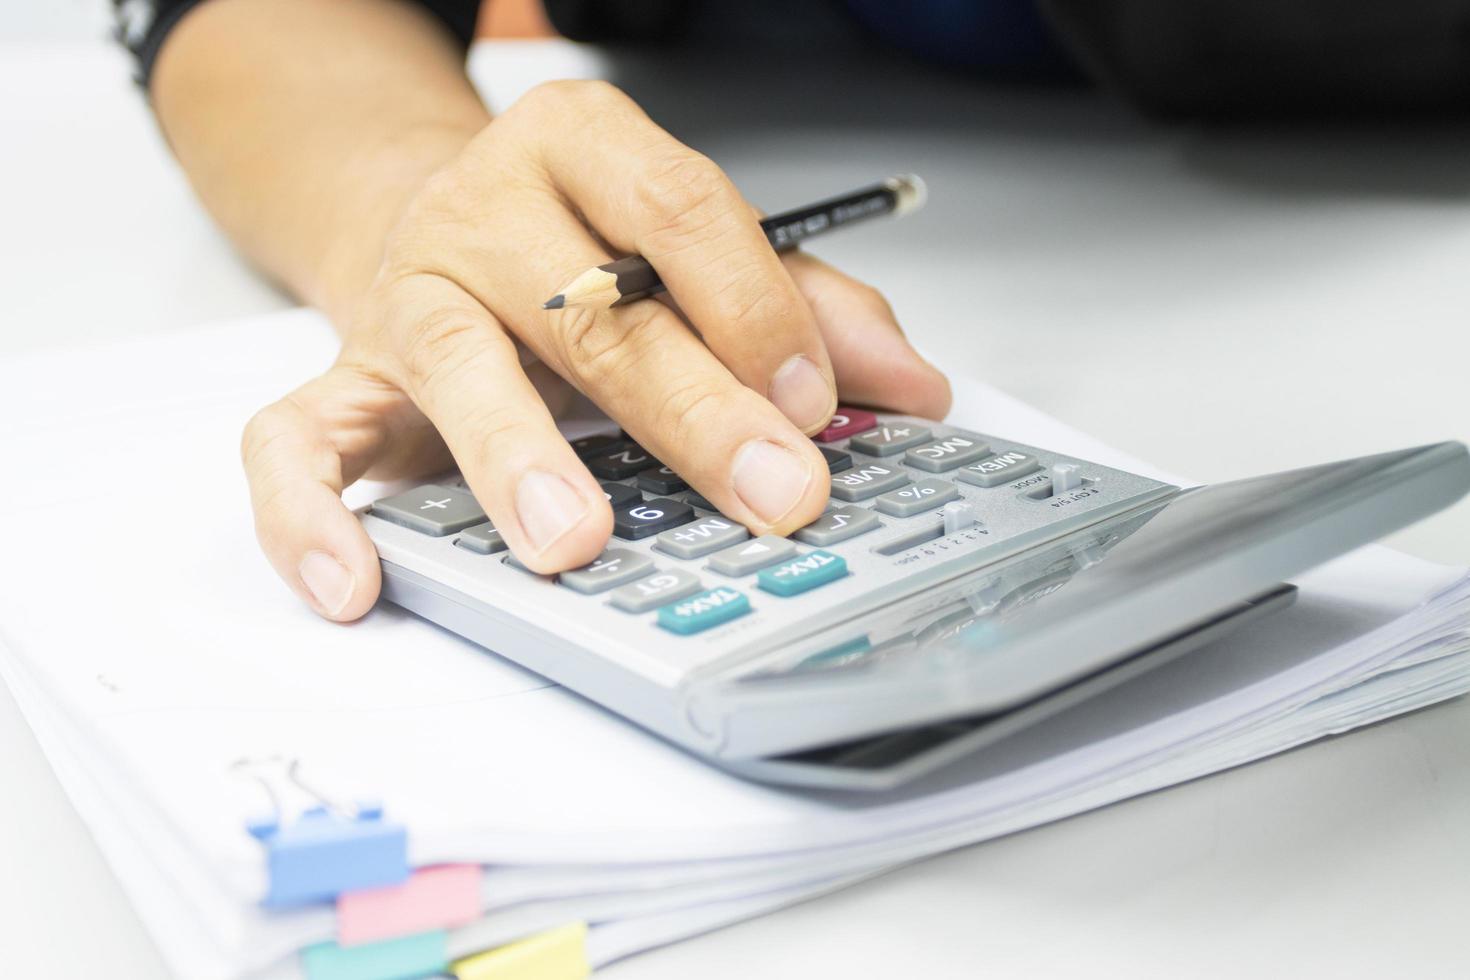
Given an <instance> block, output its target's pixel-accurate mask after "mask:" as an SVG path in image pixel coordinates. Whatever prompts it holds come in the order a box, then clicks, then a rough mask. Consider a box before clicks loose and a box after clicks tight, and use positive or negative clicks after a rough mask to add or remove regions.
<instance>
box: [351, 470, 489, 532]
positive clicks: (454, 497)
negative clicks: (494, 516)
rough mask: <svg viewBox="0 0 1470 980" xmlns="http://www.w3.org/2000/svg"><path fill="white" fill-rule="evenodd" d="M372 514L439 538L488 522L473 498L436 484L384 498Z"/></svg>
mask: <svg viewBox="0 0 1470 980" xmlns="http://www.w3.org/2000/svg"><path fill="white" fill-rule="evenodd" d="M372 513H373V516H374V517H381V518H382V519H383V520H385V521H392V522H393V523H394V524H398V525H400V526H402V527H406V528H408V529H409V530H412V531H418V532H419V533H420V534H432V535H433V536H434V537H436V538H442V537H444V535H446V534H454V533H455V532H457V531H463V530H464V529H465V528H467V527H470V526H471V525H474V524H483V523H484V522H485V511H484V510H482V509H481V508H480V505H479V504H478V503H476V502H475V498H474V496H473V495H472V494H470V493H468V492H466V491H464V490H456V489H455V488H453V487H445V486H440V485H439V484H437V483H431V484H429V485H428V486H426V487H419V488H418V489H416V490H410V491H408V492H407V493H400V494H395V495H394V496H392V497H385V498H383V499H382V500H379V501H378V502H377V503H375V504H373V510H372Z"/></svg>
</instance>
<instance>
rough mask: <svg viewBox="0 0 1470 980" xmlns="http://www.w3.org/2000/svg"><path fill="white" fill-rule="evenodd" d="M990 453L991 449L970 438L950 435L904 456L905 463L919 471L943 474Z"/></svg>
mask: <svg viewBox="0 0 1470 980" xmlns="http://www.w3.org/2000/svg"><path fill="white" fill-rule="evenodd" d="M988 452H990V447H989V446H987V445H985V443H983V442H981V441H980V440H979V439H972V438H970V437H969V436H961V435H949V436H945V437H944V438H943V439H935V440H934V441H933V442H931V443H929V444H928V445H924V446H915V447H914V448H913V449H910V450H909V451H908V452H906V453H904V454H903V461H904V462H905V463H907V464H908V465H910V466H912V467H914V468H915V469H919V470H928V471H929V472H930V473H943V472H944V471H945V470H952V469H954V468H955V467H956V466H964V465H965V464H966V463H973V462H975V460H977V459H979V458H980V457H982V456H984V455H985V454H986V453H988Z"/></svg>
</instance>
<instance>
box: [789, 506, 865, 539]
mask: <svg viewBox="0 0 1470 980" xmlns="http://www.w3.org/2000/svg"><path fill="white" fill-rule="evenodd" d="M882 526H883V522H882V521H880V520H878V515H877V514H875V513H873V512H872V511H871V510H867V509H866V508H863V507H834V508H833V509H832V510H829V511H828V512H827V513H825V514H823V515H822V516H821V517H819V518H817V519H816V520H814V521H812V522H811V523H810V524H808V525H807V526H806V527H804V528H802V529H801V530H799V531H797V532H796V534H795V538H796V540H798V541H800V542H801V543H802V544H813V545H816V546H817V547H819V548H823V547H826V546H827V545H829V544H836V543H837V542H839V541H846V540H847V539H848V538H855V537H857V536H858V535H859V534H866V533H867V532H868V531H873V530H876V529H878V528H880V527H882Z"/></svg>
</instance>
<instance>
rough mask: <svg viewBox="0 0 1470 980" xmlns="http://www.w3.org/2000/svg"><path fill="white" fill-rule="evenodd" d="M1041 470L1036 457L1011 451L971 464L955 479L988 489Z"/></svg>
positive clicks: (956, 475)
mask: <svg viewBox="0 0 1470 980" xmlns="http://www.w3.org/2000/svg"><path fill="white" fill-rule="evenodd" d="M1039 469H1041V463H1040V462H1039V461H1038V460H1037V458H1036V457H1035V456H1032V455H1031V454H1029V453H1022V452H1016V451H1015V450H1011V451H1010V452H1008V453H996V454H995V455H994V456H987V457H985V458H984V459H982V460H979V461H978V462H974V463H971V464H970V465H969V466H966V467H965V468H964V469H962V470H960V471H959V472H958V473H956V474H955V479H957V480H962V481H964V482H965V483H971V484H974V485H975V486H977V487H986V488H987V489H988V488H990V487H998V486H1000V485H1001V484H1002V483H1009V482H1011V481H1012V480H1014V479H1015V478H1016V477H1018V476H1025V475H1026V474H1028V473H1035V472H1036V471H1037V470H1039Z"/></svg>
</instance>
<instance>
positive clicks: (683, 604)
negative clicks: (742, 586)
mask: <svg viewBox="0 0 1470 980" xmlns="http://www.w3.org/2000/svg"><path fill="white" fill-rule="evenodd" d="M748 612H750V600H749V599H747V598H746V597H745V593H743V592H737V591H736V590H734V589H732V588H730V587H729V586H728V585H721V586H719V587H718V588H714V589H710V590H708V591H706V592H699V593H696V594H695V595H692V596H689V597H688V598H687V599H679V600H677V601H675V602H671V603H669V604H668V605H667V606H660V607H659V610H658V624H659V625H660V626H662V627H663V628H664V629H666V630H668V631H669V632H671V633H678V634H680V635H684V636H687V635H688V634H690V633H698V632H700V631H701V630H707V629H709V628H710V627H712V626H719V625H720V624H721V623H728V622H729V621H730V620H732V619H736V618H738V617H740V616H744V615H745V614H746V613H748Z"/></svg>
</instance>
